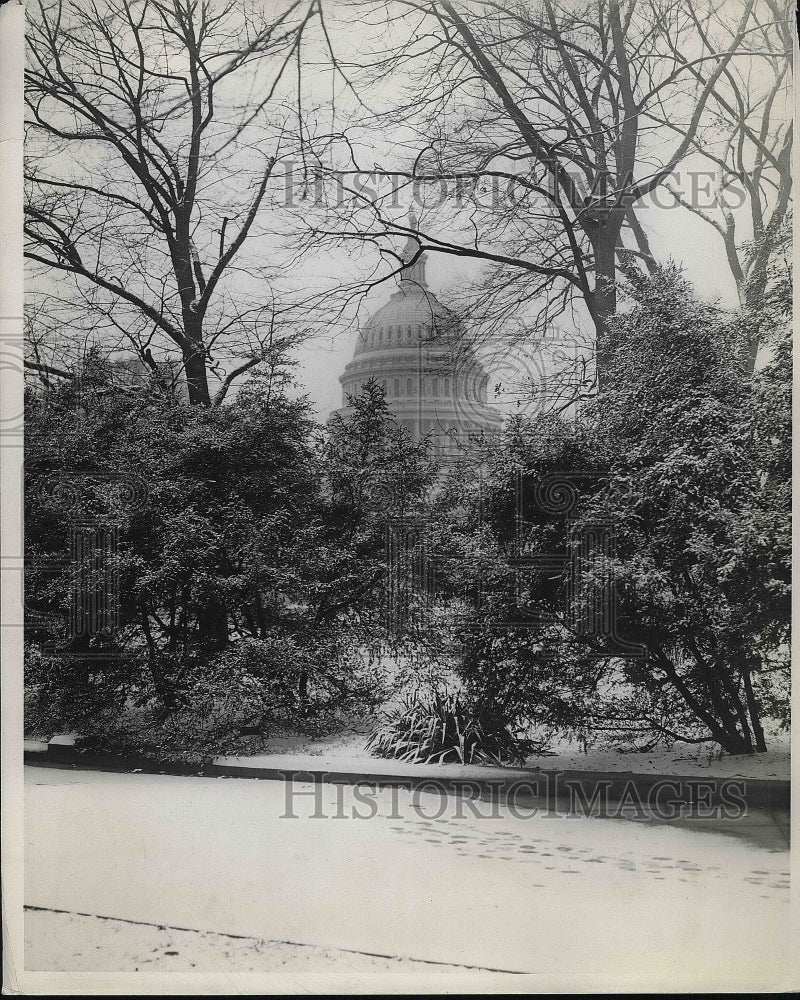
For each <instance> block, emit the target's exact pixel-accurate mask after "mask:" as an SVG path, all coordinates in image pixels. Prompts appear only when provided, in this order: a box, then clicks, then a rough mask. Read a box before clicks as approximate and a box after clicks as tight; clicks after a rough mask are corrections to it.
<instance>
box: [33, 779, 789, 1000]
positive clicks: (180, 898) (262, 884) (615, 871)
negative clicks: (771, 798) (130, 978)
mask: <svg viewBox="0 0 800 1000" xmlns="http://www.w3.org/2000/svg"><path fill="white" fill-rule="evenodd" d="M26 771H27V773H26V779H27V782H26V783H27V801H26V843H27V850H26V895H25V901H26V903H27V904H28V905H29V906H33V907H42V908H48V909H56V910H64V911H68V912H71V913H82V914H92V915H96V916H103V917H112V918H115V919H116V920H120V921H143V922H145V923H149V924H153V923H155V924H161V925H162V926H164V927H170V926H171V927H180V928H186V929H194V930H196V931H199V932H203V933H202V934H201V935H200V936H199V937H191V938H190V939H186V938H183V937H181V938H180V940H179V939H178V938H177V937H174V938H173V937H172V936H171V935H173V934H174V933H178V932H171V931H170V932H164V933H165V934H166V937H164V936H161V937H156V938H153V934H154V933H155V932H154V930H153V928H152V927H150V928H145V929H141V928H140V929H137V930H135V931H131V930H130V927H131V926H135V925H130V924H127V925H126V926H127V927H128V928H129V930H128V931H127V932H124V933H123V932H122V931H120V932H119V933H120V934H122V935H123V936H122V937H121V938H117V941H118V945H117V946H116V947H112V946H111V944H110V940H113V939H109V935H113V934H114V933H116V932H115V931H114V930H113V927H114V925H112V924H107V925H105V926H104V927H103V928H102V930H99V929H98V927H99V925H100V923H105V922H98V921H95V920H91V919H88V920H87V919H83V920H69V919H64V918H62V919H60V920H59V919H57V918H53V919H50V920H49V923H48V922H47V921H48V919H49V918H48V917H42V915H41V914H37V913H35V912H33V911H29V913H28V920H29V924H28V933H29V939H30V941H31V943H30V947H29V951H28V953H27V954H26V960H25V967H26V968H27V969H31V968H34V967H38V968H47V969H53V968H61V969H86V968H87V967H90V968H92V969H94V970H97V971H101V970H102V971H106V970H109V969H121V968H125V969H127V970H129V971H131V972H133V971H134V970H135V969H136V968H139V969H141V968H142V966H141V962H142V961H143V957H142V956H145V957H148V956H153V959H154V961H158V962H159V963H162V965H163V963H164V962H166V961H167V959H179V958H181V954H182V949H185V950H186V954H185V955H184V956H183V960H185V961H189V962H190V963H191V962H192V961H195V959H194V958H193V957H190V956H191V955H192V954H193V952H192V948H193V947H194V949H195V952H194V953H198V952H197V949H199V950H200V951H202V952H203V961H204V962H206V963H208V964H207V967H217V965H216V963H219V965H220V966H222V967H224V968H226V969H227V968H232V967H234V966H235V967H237V968H238V967H239V966H238V963H241V965H242V967H243V968H244V967H246V968H248V969H249V968H250V965H251V964H252V963H254V962H256V961H261V959H262V958H263V957H264V956H266V958H267V959H269V958H270V951H271V949H272V947H273V946H272V945H271V944H267V942H273V941H287V942H293V943H294V944H295V945H310V946H312V948H311V950H307V951H306V952H305V953H304V955H303V956H302V958H301V956H300V955H299V953H289V952H286V953H285V955H286V958H287V961H289V960H290V961H301V960H302V961H304V962H305V963H306V964H305V966H304V968H307V969H309V970H311V969H313V970H314V971H325V969H326V968H330V967H331V964H330V963H332V962H333V963H335V967H336V968H337V969H341V970H342V971H345V970H350V969H355V968H360V967H361V963H363V962H365V961H366V957H365V956H364V955H363V954H354V953H372V954H378V955H383V956H388V957H390V958H392V959H397V960H406V961H408V960H415V961H417V962H420V961H425V962H441V963H446V964H448V965H452V966H454V967H456V966H461V967H462V968H461V971H462V972H463V971H464V969H463V967H464V966H472V967H479V968H482V969H493V970H501V971H522V972H532V973H537V974H540V975H548V974H549V975H559V976H564V978H565V981H566V982H568V983H570V984H573V985H580V984H581V983H584V984H589V985H591V986H592V987H593V988H596V987H597V985H598V984H602V982H603V981H604V979H603V977H605V976H609V975H615V976H619V975H625V976H628V977H630V982H631V984H632V988H644V987H659V986H661V987H664V986H668V987H669V988H671V989H673V988H681V986H684V985H686V984H689V983H690V984H691V985H693V986H695V987H697V983H698V980H697V976H698V975H702V977H703V978H702V980H701V982H702V985H703V986H705V987H706V988H715V989H720V990H724V989H725V988H729V989H758V988H764V987H765V985H767V984H770V988H779V983H780V982H781V981H782V980H781V976H782V974H783V972H784V970H786V975H787V982H788V981H791V979H792V977H791V975H790V974H789V972H788V970H790V968H792V967H793V965H794V962H793V960H792V955H793V951H794V948H793V944H794V942H793V940H792V931H791V923H790V916H791V914H790V906H789V854H788V847H787V844H786V841H785V838H784V837H783V835H782V834H781V832H780V830H779V829H778V827H777V826H775V825H774V824H771V821H770V818H769V817H768V816H767V815H766V814H759V815H757V816H756V815H753V816H751V817H750V819H749V821H748V822H749V823H750V826H751V827H753V826H754V825H756V826H758V828H759V831H760V834H759V837H758V838H757V839H752V838H751V837H750V836H749V833H750V832H752V831H751V830H749V828H748V824H747V823H744V822H740V823H738V824H737V823H730V824H729V827H728V828H727V829H725V830H724V831H723V830H720V829H717V828H715V827H713V826H709V825H705V826H703V824H701V823H698V825H697V826H696V827H691V826H689V827H687V826H686V825H683V826H679V825H670V824H664V823H660V824H659V823H655V822H652V821H649V822H634V821H630V820H623V819H591V818H574V817H565V816H564V815H545V814H542V813H541V812H539V813H536V814H533V813H530V814H525V812H524V811H523V813H521V814H520V813H518V814H516V815H514V814H512V812H511V811H509V809H508V808H507V807H505V806H502V805H497V806H493V807H492V808H491V809H489V810H488V812H487V810H486V808H484V807H486V806H487V804H486V803H477V804H476V806H477V812H478V815H477V816H476V815H475V814H474V812H475V811H473V810H472V809H470V808H465V807H464V801H463V800H462V799H459V798H457V797H456V796H454V795H450V796H444V797H442V795H439V794H435V793H419V792H410V791H405V790H402V789H381V790H379V791H377V792H376V793H374V795H373V796H372V798H374V802H375V808H374V815H372V816H371V817H370V819H364V818H359V816H362V817H363V816H364V815H365V814H366V815H369V814H370V813H371V812H372V808H371V807H370V806H368V805H365V804H364V803H363V802H362V801H360V800H359V799H358V798H357V797H356V792H355V791H354V789H353V788H352V787H350V786H332V785H318V786H311V785H293V786H290V785H289V784H287V783H284V782H279V781H255V780H246V779H244V780H228V779H219V778H217V779H206V778H188V777H176V776H167V775H122V774H109V773H94V772H78V771H69V770H55V769H48V768H39V767H36V768H28V769H26ZM287 814H294V816H295V817H296V818H289V817H288V815H287ZM188 932H189V931H185V932H181V933H188ZM98 934H101V935H102V937H101V938H98V937H97V935H98ZM219 935H243V936H245V937H247V938H249V939H250V942H249V943H240V944H237V945H225V944H222V943H221V941H220V940H219ZM170 941H172V942H173V945H172V946H171V947H167V944H168V942H170ZM190 941H193V942H194V945H191V944H190V943H189V942H190ZM201 942H202V943H201ZM256 942H264V944H263V946H262V945H258V946H257V944H256ZM98 945H100V947H98ZM153 949H155V951H154V950H153ZM226 949H227V952H226ZM259 949H260V950H259ZM174 950H177V951H178V952H179V954H178V955H177V956H172V955H169V956H168V955H166V952H167V951H174ZM278 955H281V953H280V952H272V957H276V956H278ZM281 957H282V956H281ZM384 960H385V959H384ZM31 963H35V965H32V964H31ZM87 963H88V964H87ZM126 963H127V964H126Z"/></svg>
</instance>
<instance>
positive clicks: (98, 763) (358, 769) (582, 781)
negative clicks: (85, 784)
mask: <svg viewBox="0 0 800 1000" xmlns="http://www.w3.org/2000/svg"><path fill="white" fill-rule="evenodd" d="M313 760H314V765H313V766H310V765H309V758H308V757H303V756H301V755H298V757H297V760H296V761H295V760H292V759H291V758H287V757H286V756H283V757H279V758H278V761H279V762H278V761H276V763H275V764H272V765H268V764H258V765H248V764H242V763H238V762H237V763H233V762H231V761H230V760H228V761H226V760H225V759H224V758H217V759H216V760H214V761H211V762H209V763H205V764H197V763H185V762H182V761H171V762H163V761H158V760H154V759H153V758H149V757H145V756H142V757H123V756H119V755H116V754H111V753H97V752H92V751H88V750H80V749H76V747H75V746H74V745H70V744H66V743H59V744H53V743H51V744H49V745H47V746H46V747H44V746H43V747H41V748H39V747H37V748H36V749H26V750H25V753H24V762H25V763H26V764H30V765H33V766H38V767H61V768H67V767H68V768H72V769H76V770H93V771H112V772H124V773H125V772H126V773H130V772H132V771H136V772H141V773H146V774H172V775H182V776H186V777H207V778H210V777H215V778H251V779H252V778H256V779H259V780H262V781H289V780H295V781H307V782H313V783H328V784H350V785H357V784H368V785H378V786H394V787H401V788H407V789H423V788H424V787H425V786H428V787H429V788H431V787H436V788H439V789H441V788H442V787H446V788H447V790H448V791H455V792H462V793H463V792H466V791H471V792H473V793H475V792H477V794H478V795H481V796H485V795H488V796H496V795H499V794H501V793H505V794H506V795H507V794H508V793H509V792H512V793H513V794H514V796H515V798H516V797H518V798H520V799H521V800H524V801H535V802H539V803H542V802H546V803H547V804H548V805H552V804H556V803H562V804H563V803H570V804H572V803H575V802H591V801H592V799H593V798H594V797H595V796H596V795H599V796H602V798H603V800H604V801H608V802H623V801H624V802H630V803H631V805H632V806H634V805H635V803H636V802H637V801H638V802H641V803H648V804H649V803H652V802H653V801H659V796H660V794H661V792H663V791H669V793H670V794H669V796H668V797H667V796H664V800H663V801H664V802H666V801H667V799H668V800H669V801H671V802H672V803H675V804H680V805H689V806H691V807H693V808H698V809H699V808H707V807H710V806H714V807H720V806H721V807H722V808H723V809H724V808H725V807H732V808H735V807H736V805H737V804H738V803H741V802H744V804H745V805H747V806H748V807H752V808H759V809H767V810H769V811H772V810H788V809H789V807H790V801H791V785H790V782H789V781H783V780H780V779H763V778H745V777H727V778H720V777H715V776H713V775H709V776H703V775H674V774H664V775H660V774H637V773H635V772H631V771H622V772H620V771H613V772H609V771H555V770H544V769H540V768H499V767H484V766H462V765H456V764H427V765H426V764H418V765H401V764H400V762H391V764H390V763H389V762H387V761H381V760H380V759H377V758H376V760H375V766H374V767H373V766H367V767H365V766H353V767H346V766H345V767H343V766H342V763H341V761H337V762H332V763H331V764H330V765H329V766H327V767H325V766H317V759H316V758H313ZM217 761H219V762H217ZM398 765H399V766H398Z"/></svg>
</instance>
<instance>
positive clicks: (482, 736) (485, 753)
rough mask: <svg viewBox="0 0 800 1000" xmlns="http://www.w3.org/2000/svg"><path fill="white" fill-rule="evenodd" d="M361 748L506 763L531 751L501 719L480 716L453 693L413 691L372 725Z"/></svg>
mask: <svg viewBox="0 0 800 1000" xmlns="http://www.w3.org/2000/svg"><path fill="white" fill-rule="evenodd" d="M366 749H367V750H369V751H370V753H373V754H375V756H377V757H390V758H394V759H395V760H404V761H408V762H413V763H426V764H506V763H509V762H521V761H523V760H524V759H525V757H526V756H527V755H528V754H529V753H530V751H531V747H530V745H529V743H528V741H527V740H523V739H520V738H519V737H517V736H514V735H513V734H512V733H510V732H509V730H508V729H507V727H506V726H505V725H503V724H502V723H501V722H498V721H494V720H490V719H485V718H483V719H482V718H480V717H479V716H478V715H477V714H476V713H475V712H474V711H473V710H471V709H470V708H469V707H468V706H467V705H465V704H464V703H463V702H462V700H461V699H460V697H459V695H458V694H454V693H446V692H445V693H443V692H441V691H432V692H430V693H426V694H416V695H413V696H411V697H409V698H407V699H406V702H405V704H404V705H403V706H402V707H401V708H399V709H397V710H395V711H394V712H391V713H388V714H386V715H384V717H383V718H382V719H381V720H380V722H379V723H378V724H377V726H376V727H375V728H374V729H373V731H372V733H371V734H370V737H369V740H368V742H367V746H366Z"/></svg>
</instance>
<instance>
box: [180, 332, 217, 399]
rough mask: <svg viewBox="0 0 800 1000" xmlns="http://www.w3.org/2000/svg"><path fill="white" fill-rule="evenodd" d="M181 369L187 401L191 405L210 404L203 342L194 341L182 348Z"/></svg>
mask: <svg viewBox="0 0 800 1000" xmlns="http://www.w3.org/2000/svg"><path fill="white" fill-rule="evenodd" d="M183 370H184V372H185V373H186V385H187V388H188V390H189V402H190V403H191V404H192V405H193V406H211V393H210V392H209V388H208V373H207V372H206V358H205V350H204V348H203V342H202V341H199V342H194V343H191V342H190V344H189V346H187V347H184V349H183Z"/></svg>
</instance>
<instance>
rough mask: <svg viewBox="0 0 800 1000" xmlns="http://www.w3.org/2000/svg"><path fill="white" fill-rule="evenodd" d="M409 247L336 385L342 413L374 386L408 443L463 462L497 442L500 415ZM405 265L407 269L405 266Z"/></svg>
mask: <svg viewBox="0 0 800 1000" xmlns="http://www.w3.org/2000/svg"><path fill="white" fill-rule="evenodd" d="M418 251H419V245H418V244H417V243H416V241H415V240H413V239H409V241H408V244H407V246H406V249H405V251H404V253H403V261H404V264H405V265H406V266H405V267H404V268H403V270H402V272H401V274H400V278H399V281H398V288H397V291H395V292H394V293H393V294H392V296H391V298H390V299H389V301H388V302H387V303H386V305H384V306H383V307H382V308H380V309H378V310H377V312H375V313H374V314H373V315H372V316H371V317H370V318H369V319H368V320H367V321H366V323H365V324H364V326H363V327H362V329H361V330H360V332H359V336H358V340H357V342H356V348H355V352H354V354H353V359H352V361H350V362H349V364H348V365H347V366H346V368H345V370H344V373H343V374H342V375H341V377H340V379H339V381H340V383H341V386H342V407H341V408H340V409H339V410H337V411H336V412H337V413H339V414H341V415H343V416H346V415H348V414H349V413H350V408H349V406H348V396H357V395H359V393H360V392H361V389H362V386H363V385H364V384H365V383H366V382H367V381H369V380H370V379H375V380H376V381H377V382H378V384H379V385H381V386H382V387H383V390H384V392H385V393H386V402H387V405H388V407H389V409H390V411H391V413H392V414H393V415H394V417H395V418H396V420H397V422H398V423H399V424H400V425H401V426H402V427H405V428H406V429H407V430H408V431H409V433H410V434H411V435H412V437H414V438H417V439H419V438H422V437H425V436H426V435H429V434H430V435H431V439H432V443H433V449H434V454H435V455H436V456H437V457H438V458H440V459H444V460H447V459H450V460H451V461H455V460H457V459H459V458H465V459H466V458H469V456H470V453H471V451H472V450H474V448H475V447H476V446H477V445H479V444H480V443H481V442H486V441H487V440H488V439H489V438H490V437H492V436H495V435H497V433H498V432H499V431H500V429H501V427H502V424H503V415H502V413H500V412H499V410H498V409H497V408H495V407H493V406H492V405H491V404H489V402H488V400H487V389H488V384H489V376H488V374H487V373H486V371H485V370H484V368H483V367H482V365H481V364H480V362H479V360H478V359H477V357H476V356H475V354H474V352H473V351H472V349H471V348H470V346H469V344H468V342H467V338H466V336H465V331H464V327H463V324H462V322H461V321H460V320H459V319H458V317H457V316H456V315H455V314H454V313H452V312H451V311H450V310H449V309H447V308H446V307H445V306H443V305H442V303H441V302H439V300H438V299H437V298H436V296H435V295H434V294H433V292H432V291H431V290H430V289H429V288H428V284H427V281H426V279H425V255H424V254H422V255H420V256H418V257H417V259H416V260H414V257H415V256H416V255H417V254H418ZM412 261H413V263H412Z"/></svg>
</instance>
